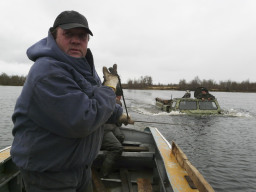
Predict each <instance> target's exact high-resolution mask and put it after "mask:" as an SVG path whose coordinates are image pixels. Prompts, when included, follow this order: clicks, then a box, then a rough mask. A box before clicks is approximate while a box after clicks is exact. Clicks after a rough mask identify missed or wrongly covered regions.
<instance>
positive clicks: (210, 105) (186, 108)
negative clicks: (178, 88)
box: [156, 98, 221, 115]
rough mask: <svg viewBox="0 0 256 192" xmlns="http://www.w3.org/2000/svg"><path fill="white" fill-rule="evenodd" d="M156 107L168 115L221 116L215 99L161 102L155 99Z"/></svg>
mask: <svg viewBox="0 0 256 192" xmlns="http://www.w3.org/2000/svg"><path fill="white" fill-rule="evenodd" d="M156 106H157V107H158V108H160V109H162V110H163V111H166V112H168V113H169V112H171V111H179V112H181V113H186V114H202V115H204V114H221V108H220V105H219V103H218V101H217V99H214V100H202V99H194V98H174V99H171V100H163V99H160V98H156Z"/></svg>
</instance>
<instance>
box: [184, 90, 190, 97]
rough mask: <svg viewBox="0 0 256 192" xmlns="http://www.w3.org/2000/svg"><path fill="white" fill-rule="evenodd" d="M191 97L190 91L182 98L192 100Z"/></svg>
mask: <svg viewBox="0 0 256 192" xmlns="http://www.w3.org/2000/svg"><path fill="white" fill-rule="evenodd" d="M190 97H191V93H190V91H189V90H187V91H186V93H185V95H183V97H182V98H190Z"/></svg>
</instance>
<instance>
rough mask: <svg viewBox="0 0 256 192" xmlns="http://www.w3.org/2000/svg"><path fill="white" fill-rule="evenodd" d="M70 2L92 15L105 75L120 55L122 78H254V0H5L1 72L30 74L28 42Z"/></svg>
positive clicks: (94, 43)
mask: <svg viewBox="0 0 256 192" xmlns="http://www.w3.org/2000/svg"><path fill="white" fill-rule="evenodd" d="M64 10H76V11H78V12H80V13H82V14H84V15H85V16H86V18H87V19H88V22H89V26H90V28H91V30H92V32H93V34H94V36H93V37H92V38H91V40H90V42H89V47H90V48H91V50H92V51H93V55H94V57H95V65H96V69H97V71H98V74H99V76H102V67H103V66H107V67H110V66H112V65H113V64H114V63H117V65H118V71H119V74H120V76H121V79H122V82H123V83H124V82H127V81H128V80H129V79H131V80H134V79H140V77H141V76H143V77H144V76H151V77H152V79H153V83H155V84H158V83H161V84H168V83H179V81H180V80H181V79H185V80H186V81H187V82H190V81H191V80H193V79H194V78H195V77H196V76H197V77H199V79H201V80H203V79H205V80H210V79H211V80H214V81H216V82H217V83H219V82H220V81H228V80H231V81H236V82H242V81H245V80H249V81H250V82H256V75H255V74H256V73H255V70H256V11H255V10H256V1H255V0H158V1H156V0H72V1H70V0H61V1H60V0H8V1H4V0H2V1H1V2H0V26H1V30H0V50H1V51H0V74H1V73H7V74H8V75H27V73H28V71H29V68H30V67H31V65H32V64H33V63H32V62H31V61H30V60H29V59H28V58H27V56H26V50H27V48H28V47H29V46H31V45H32V44H34V43H35V42H37V41H38V40H40V39H42V38H44V37H46V35H47V33H48V29H49V27H51V26H52V25H53V22H54V20H55V18H56V16H57V15H58V14H59V13H60V12H62V11H64Z"/></svg>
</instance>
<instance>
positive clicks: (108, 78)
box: [103, 64, 118, 92]
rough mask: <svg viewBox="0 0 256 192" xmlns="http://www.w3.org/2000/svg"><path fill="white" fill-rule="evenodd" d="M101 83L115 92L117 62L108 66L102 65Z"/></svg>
mask: <svg viewBox="0 0 256 192" xmlns="http://www.w3.org/2000/svg"><path fill="white" fill-rule="evenodd" d="M103 75H104V76H103V77H104V82H103V85H105V86H108V87H111V88H113V90H114V91H115V92H116V86H117V84H118V75H117V64H114V65H113V67H111V68H109V71H108V69H107V67H103Z"/></svg>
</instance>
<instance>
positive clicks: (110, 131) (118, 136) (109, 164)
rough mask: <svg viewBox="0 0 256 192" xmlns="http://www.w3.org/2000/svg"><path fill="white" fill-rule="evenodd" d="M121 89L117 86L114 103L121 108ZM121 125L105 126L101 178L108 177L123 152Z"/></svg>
mask: <svg viewBox="0 0 256 192" xmlns="http://www.w3.org/2000/svg"><path fill="white" fill-rule="evenodd" d="M121 97H122V89H121V88H120V85H117V89H116V103H117V104H119V105H121V106H122V102H121ZM120 127H121V125H120V124H118V123H116V124H105V125H104V135H103V139H102V146H101V149H102V150H106V151H107V152H106V155H105V158H104V161H103V164H102V167H101V175H102V176H103V177H106V176H108V175H109V174H110V173H111V172H112V170H113V168H114V165H115V163H116V161H117V160H118V158H119V157H120V156H121V154H122V152H123V146H122V143H123V141H124V135H123V134H122V132H121V130H120Z"/></svg>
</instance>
